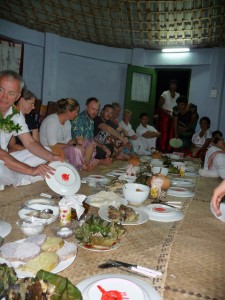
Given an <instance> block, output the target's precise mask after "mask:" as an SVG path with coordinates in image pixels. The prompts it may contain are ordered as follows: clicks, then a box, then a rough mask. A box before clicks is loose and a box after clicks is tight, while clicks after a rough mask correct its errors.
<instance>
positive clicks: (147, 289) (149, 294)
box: [77, 274, 162, 300]
mask: <svg viewBox="0 0 225 300" xmlns="http://www.w3.org/2000/svg"><path fill="white" fill-rule="evenodd" d="M106 278H119V279H126V280H128V281H130V282H132V283H135V284H136V285H137V286H139V287H140V288H141V289H142V292H143V293H144V296H145V298H144V299H145V300H162V297H161V296H160V294H159V293H158V292H157V291H156V290H155V289H154V288H153V287H152V286H151V285H149V284H148V283H146V282H144V281H142V280H140V279H138V278H135V277H132V276H128V275H123V274H103V275H96V276H93V277H89V278H86V279H84V280H83V281H81V282H80V283H78V284H77V288H78V289H79V290H80V291H81V293H82V296H83V297H85V294H86V292H87V291H88V288H89V287H91V286H92V285H93V284H95V283H96V282H98V281H99V280H102V279H106ZM84 299H85V298H84ZM100 299H101V298H100ZM93 300H97V299H93ZM137 300H138V299H137Z"/></svg>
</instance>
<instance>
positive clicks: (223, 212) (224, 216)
mask: <svg viewBox="0 0 225 300" xmlns="http://www.w3.org/2000/svg"><path fill="white" fill-rule="evenodd" d="M210 210H211V212H212V214H213V215H214V216H215V217H216V218H217V219H219V220H220V221H222V222H225V203H220V211H221V215H220V216H217V215H216V213H215V212H214V209H213V207H212V202H210Z"/></svg>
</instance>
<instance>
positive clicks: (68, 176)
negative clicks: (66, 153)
mask: <svg viewBox="0 0 225 300" xmlns="http://www.w3.org/2000/svg"><path fill="white" fill-rule="evenodd" d="M61 176H62V180H63V181H69V180H70V174H65V173H63V174H62V175H61Z"/></svg>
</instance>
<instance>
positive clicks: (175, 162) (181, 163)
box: [171, 161, 185, 168]
mask: <svg viewBox="0 0 225 300" xmlns="http://www.w3.org/2000/svg"><path fill="white" fill-rule="evenodd" d="M171 165H173V166H174V167H175V168H178V167H180V166H185V163H183V162H181V161H172V162H171Z"/></svg>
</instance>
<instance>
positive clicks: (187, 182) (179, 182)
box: [171, 177, 195, 187]
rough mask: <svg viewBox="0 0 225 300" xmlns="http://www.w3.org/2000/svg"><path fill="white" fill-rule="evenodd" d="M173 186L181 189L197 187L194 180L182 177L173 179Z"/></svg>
mask: <svg viewBox="0 0 225 300" xmlns="http://www.w3.org/2000/svg"><path fill="white" fill-rule="evenodd" d="M171 184H172V185H174V186H181V187H193V186H194V185H195V184H194V181H193V180H191V179H184V178H180V177H178V178H173V179H171Z"/></svg>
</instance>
